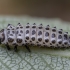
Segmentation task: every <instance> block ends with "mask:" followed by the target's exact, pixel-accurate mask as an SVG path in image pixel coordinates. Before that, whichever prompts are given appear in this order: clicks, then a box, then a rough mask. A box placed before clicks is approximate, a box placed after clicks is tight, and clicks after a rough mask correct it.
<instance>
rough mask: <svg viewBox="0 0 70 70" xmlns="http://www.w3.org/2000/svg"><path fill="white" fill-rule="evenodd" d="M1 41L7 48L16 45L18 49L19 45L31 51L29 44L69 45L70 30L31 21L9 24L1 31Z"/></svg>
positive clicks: (15, 48) (47, 45)
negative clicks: (69, 33) (69, 32)
mask: <svg viewBox="0 0 70 70" xmlns="http://www.w3.org/2000/svg"><path fill="white" fill-rule="evenodd" d="M0 43H1V44H5V45H6V47H7V49H8V50H10V47H9V46H10V45H11V46H14V50H15V51H17V46H23V45H24V46H25V47H26V49H27V50H28V51H29V52H30V51H31V50H30V49H29V47H28V45H33V46H34V45H36V46H43V47H57V48H59V47H60V48H61V47H69V46H70V36H69V35H68V32H63V30H62V29H59V30H57V28H56V27H53V28H51V27H50V26H49V25H47V26H45V27H44V26H43V25H42V24H40V25H38V26H37V25H36V24H35V23H33V24H32V25H30V24H29V23H27V24H26V26H23V25H21V24H20V23H18V24H17V26H16V27H14V26H13V25H11V24H8V26H7V28H5V29H2V30H1V31H0Z"/></svg>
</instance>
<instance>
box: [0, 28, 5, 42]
mask: <svg viewBox="0 0 70 70" xmlns="http://www.w3.org/2000/svg"><path fill="white" fill-rule="evenodd" d="M4 40H5V34H4V29H2V30H0V43H1V42H3V41H4Z"/></svg>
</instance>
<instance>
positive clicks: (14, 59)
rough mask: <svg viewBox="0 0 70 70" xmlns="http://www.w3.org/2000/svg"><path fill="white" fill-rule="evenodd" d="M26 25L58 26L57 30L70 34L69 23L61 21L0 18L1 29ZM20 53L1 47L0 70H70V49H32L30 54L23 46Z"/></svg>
mask: <svg viewBox="0 0 70 70" xmlns="http://www.w3.org/2000/svg"><path fill="white" fill-rule="evenodd" d="M19 22H20V23H21V24H23V25H25V24H26V23H27V22H29V23H30V24H33V23H37V25H39V24H40V23H43V25H44V26H45V25H47V24H49V25H50V26H51V27H54V26H56V27H57V29H59V28H62V29H63V30H64V31H68V32H69V34H70V24H69V22H64V21H61V20H60V19H45V18H32V17H28V16H27V17H26V16H25V17H10V16H9V17H8V16H1V17H0V29H2V28H6V27H7V24H8V23H11V24H13V25H14V26H16V25H17V23H19ZM18 49H19V51H18V52H14V50H13V49H12V50H11V51H8V50H7V49H6V46H2V45H0V70H70V48H67V49H66V48H65V49H51V48H40V47H31V46H30V49H31V51H32V52H31V53H29V52H28V51H27V50H26V49H25V48H24V47H23V46H22V47H18Z"/></svg>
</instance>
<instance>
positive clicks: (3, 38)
mask: <svg viewBox="0 0 70 70" xmlns="http://www.w3.org/2000/svg"><path fill="white" fill-rule="evenodd" d="M2 36H3V37H2V38H1V42H3V41H4V40H5V34H4V33H3V34H2Z"/></svg>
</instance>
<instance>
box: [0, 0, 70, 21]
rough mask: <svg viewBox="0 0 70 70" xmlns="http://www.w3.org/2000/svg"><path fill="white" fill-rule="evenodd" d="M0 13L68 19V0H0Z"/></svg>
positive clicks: (69, 16)
mask: <svg viewBox="0 0 70 70" xmlns="http://www.w3.org/2000/svg"><path fill="white" fill-rule="evenodd" d="M0 15H14V16H24V15H29V16H33V17H45V18H60V19H62V20H64V21H70V1H69V0H68V1H67V0H62V1H60V0H0Z"/></svg>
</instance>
